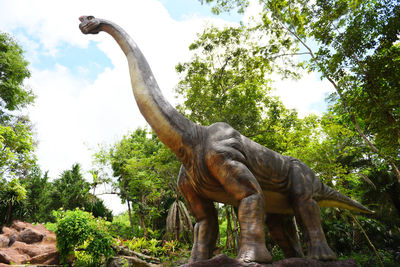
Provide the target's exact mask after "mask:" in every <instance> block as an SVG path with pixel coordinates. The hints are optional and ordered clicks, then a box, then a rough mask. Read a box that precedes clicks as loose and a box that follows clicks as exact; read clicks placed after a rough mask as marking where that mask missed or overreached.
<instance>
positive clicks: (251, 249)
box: [236, 245, 272, 263]
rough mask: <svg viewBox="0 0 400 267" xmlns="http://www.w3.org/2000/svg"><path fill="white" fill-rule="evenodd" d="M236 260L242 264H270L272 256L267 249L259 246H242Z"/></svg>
mask: <svg viewBox="0 0 400 267" xmlns="http://www.w3.org/2000/svg"><path fill="white" fill-rule="evenodd" d="M236 259H237V260H240V261H242V262H246V263H250V262H257V263H270V262H272V256H271V254H270V253H269V251H268V250H267V248H266V247H265V245H264V246H261V245H243V246H241V248H240V250H239V253H238V256H237V257H236Z"/></svg>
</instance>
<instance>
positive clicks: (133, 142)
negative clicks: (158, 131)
mask: <svg viewBox="0 0 400 267" xmlns="http://www.w3.org/2000/svg"><path fill="white" fill-rule="evenodd" d="M95 157H96V158H97V159H99V162H100V161H101V162H102V163H103V164H110V165H111V168H112V171H113V176H114V177H116V178H117V182H116V183H115V184H114V187H115V188H116V189H117V190H118V191H119V192H118V194H119V196H120V197H121V199H122V200H123V201H125V202H126V203H127V204H128V213H129V218H130V223H131V227H132V232H134V225H135V220H136V219H137V220H138V222H139V225H140V228H141V230H142V231H143V235H144V236H146V234H147V228H148V226H149V225H151V224H152V228H153V229H163V228H164V227H165V219H166V217H167V209H168V207H169V205H170V204H172V202H173V200H174V198H173V193H174V192H176V191H177V189H176V185H175V183H176V182H175V181H176V177H177V175H178V171H179V162H178V161H177V159H176V157H175V155H174V154H173V153H172V152H171V151H170V150H169V149H167V148H166V147H165V146H164V145H163V144H162V143H161V142H160V141H159V139H158V138H157V137H156V135H155V134H154V133H149V132H148V131H147V130H146V129H141V128H138V129H136V130H135V131H134V132H132V133H130V134H128V135H125V136H124V137H123V138H122V139H121V140H120V141H118V142H117V143H116V144H115V145H113V146H112V147H111V148H110V149H109V151H105V149H102V150H101V151H99V152H98V153H96V154H95ZM133 213H134V214H135V215H137V216H136V217H135V216H133Z"/></svg>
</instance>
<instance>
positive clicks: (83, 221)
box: [55, 209, 113, 266]
mask: <svg viewBox="0 0 400 267" xmlns="http://www.w3.org/2000/svg"><path fill="white" fill-rule="evenodd" d="M55 217H56V218H58V219H59V220H58V224H57V228H56V231H55V232H56V235H57V249H58V252H59V253H60V261H61V263H62V264H66V263H75V264H77V265H83V266H99V265H100V264H101V262H102V261H103V260H106V259H107V258H109V257H111V256H112V255H113V250H112V247H111V244H112V237H111V236H110V235H109V234H108V233H107V232H106V230H105V228H106V224H107V223H106V222H105V221H104V220H101V219H95V218H94V217H93V215H92V214H90V213H88V212H85V211H82V210H79V209H76V210H73V211H65V212H63V211H61V212H57V214H55Z"/></svg>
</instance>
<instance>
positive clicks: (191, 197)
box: [178, 167, 219, 262]
mask: <svg viewBox="0 0 400 267" xmlns="http://www.w3.org/2000/svg"><path fill="white" fill-rule="evenodd" d="M178 189H179V191H180V192H181V194H182V195H183V197H184V199H185V201H186V205H187V206H188V207H189V210H190V212H191V213H192V215H193V216H194V217H195V219H196V224H195V226H194V234H193V247H192V252H191V254H190V260H189V262H196V261H201V260H206V259H209V258H211V256H212V255H213V251H214V248H215V243H216V241H217V236H218V231H219V230H218V213H217V210H216V209H215V207H214V203H213V202H212V201H210V200H207V199H204V198H202V197H201V196H199V195H198V194H197V193H196V192H195V191H194V189H193V187H192V185H191V184H190V183H189V181H188V180H187V174H186V172H185V171H184V168H183V167H181V171H180V173H179V178H178Z"/></svg>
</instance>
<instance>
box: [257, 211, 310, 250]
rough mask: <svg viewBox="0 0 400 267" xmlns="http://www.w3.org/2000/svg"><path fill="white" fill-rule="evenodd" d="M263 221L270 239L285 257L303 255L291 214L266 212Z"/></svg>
mask: <svg viewBox="0 0 400 267" xmlns="http://www.w3.org/2000/svg"><path fill="white" fill-rule="evenodd" d="M265 222H266V224H267V226H268V230H269V233H270V235H271V237H272V240H273V241H274V242H275V243H276V244H277V245H278V246H279V247H280V248H281V249H282V251H283V253H284V254H285V257H286V258H295V257H296V258H302V257H303V256H304V255H303V252H302V250H301V245H300V240H299V235H298V233H297V230H296V225H295V221H294V217H293V215H284V214H275V213H267V214H266V217H265Z"/></svg>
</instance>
